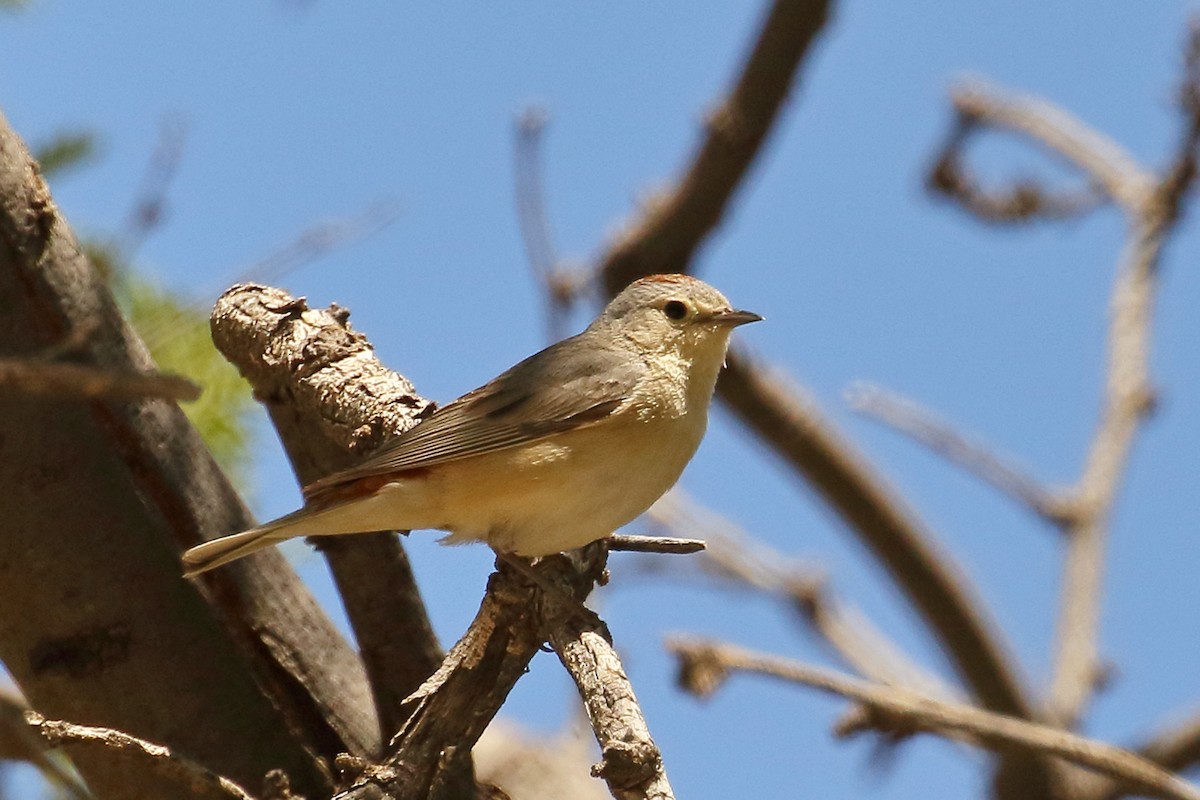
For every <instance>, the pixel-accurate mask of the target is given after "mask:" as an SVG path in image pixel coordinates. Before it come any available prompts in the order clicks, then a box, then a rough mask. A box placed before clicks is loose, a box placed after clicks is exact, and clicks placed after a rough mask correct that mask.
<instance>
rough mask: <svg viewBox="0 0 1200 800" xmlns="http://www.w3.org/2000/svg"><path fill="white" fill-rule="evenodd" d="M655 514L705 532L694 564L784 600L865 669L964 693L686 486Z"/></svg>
mask: <svg viewBox="0 0 1200 800" xmlns="http://www.w3.org/2000/svg"><path fill="white" fill-rule="evenodd" d="M648 514H649V517H650V519H651V521H653V522H654V524H656V525H659V526H661V527H662V528H663V529H664V530H667V531H679V532H684V531H688V532H692V533H697V534H700V535H702V536H703V537H704V539H705V541H707V542H708V545H709V546H708V549H707V551H706V552H705V554H704V555H703V556H701V557H700V558H698V559H694V560H693V563H694V564H696V565H697V566H698V567H699V568H700V569H701V570H703V571H704V572H706V573H708V574H710V575H712V576H713V577H715V578H717V579H720V580H723V581H727V582H729V583H731V584H733V585H735V586H739V587H749V588H751V589H754V590H755V591H758V592H761V593H763V594H765V595H767V596H769V597H772V598H774V599H777V600H781V601H783V603H784V604H785V605H786V606H787V608H788V609H789V610H791V611H795V612H798V614H799V616H800V618H801V619H802V620H803V621H804V623H805V626H806V628H807V630H808V631H810V632H811V633H813V634H814V635H815V636H816V637H817V638H818V639H819V640H820V641H821V642H822V643H824V644H825V645H826V646H827V647H828V648H829V649H830V650H831V651H832V653H833V654H834V655H835V656H837V657H838V658H840V659H841V660H842V662H843V663H845V664H846V665H847V666H848V667H850V668H851V669H853V670H854V671H855V672H856V673H858V674H859V675H863V676H865V677H867V678H870V679H871V680H874V681H877V682H879V683H884V684H888V685H894V686H907V687H908V688H910V689H916V690H917V691H922V692H925V693H926V694H931V695H933V696H935V697H943V698H946V699H955V698H956V697H957V692H955V691H954V690H953V689H951V688H950V687H949V686H947V685H946V683H945V682H944V681H942V680H941V679H940V678H938V677H937V676H936V675H934V674H932V673H930V672H928V671H926V670H925V669H923V668H922V667H920V666H918V665H917V664H916V663H915V662H914V661H912V659H910V658H909V657H908V656H907V655H906V654H904V653H903V652H902V651H901V649H900V648H899V646H898V645H896V643H895V642H893V641H892V640H890V639H889V638H888V637H887V636H885V635H884V634H883V632H882V631H881V630H879V628H878V627H876V626H875V625H874V624H873V623H872V622H871V621H870V620H869V619H868V618H867V617H866V615H865V614H863V613H862V612H861V611H860V610H859V609H857V608H855V607H853V606H852V605H850V604H848V603H846V602H844V601H842V600H840V599H838V598H837V597H835V596H834V595H833V592H832V591H830V589H829V587H828V585H827V581H826V580H825V578H824V577H823V576H822V575H821V574H819V573H818V571H817V570H816V569H815V568H813V567H811V566H809V565H807V564H804V563H802V562H800V561H797V560H796V559H794V558H790V557H788V556H786V555H784V554H783V553H780V552H778V551H777V550H775V549H774V548H772V547H770V546H769V545H767V544H766V543H765V542H763V541H762V540H760V539H757V538H754V537H752V536H750V535H749V534H747V533H746V532H745V531H744V530H742V529H741V528H740V527H738V526H737V525H736V524H734V523H733V522H731V521H730V520H727V519H725V518H724V517H722V516H721V515H719V514H717V513H716V512H714V511H712V510H711V509H708V508H705V507H704V506H703V505H702V504H701V503H699V502H698V501H697V500H695V499H694V498H692V497H689V496H688V495H687V494H686V493H685V492H684V491H683V490H682V489H678V488H677V489H673V490H672V491H671V492H669V493H668V494H667V495H666V496H664V497H663V498H662V499H660V500H659V501H658V502H657V503H655V504H654V506H653V507H651V509H650V511H649V512H648Z"/></svg>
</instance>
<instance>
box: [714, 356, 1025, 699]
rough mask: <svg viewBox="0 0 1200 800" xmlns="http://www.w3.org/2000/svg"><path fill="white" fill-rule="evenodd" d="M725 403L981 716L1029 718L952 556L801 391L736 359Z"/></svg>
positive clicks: (724, 380) (994, 633) (722, 389)
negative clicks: (792, 477)
mask: <svg viewBox="0 0 1200 800" xmlns="http://www.w3.org/2000/svg"><path fill="white" fill-rule="evenodd" d="M717 391H718V392H719V393H720V395H721V398H722V399H723V400H725V401H726V402H727V403H728V404H729V406H730V407H731V408H732V409H733V410H734V411H735V412H736V413H737V414H738V416H739V417H740V418H741V419H742V421H743V422H744V423H745V424H746V425H748V426H749V427H750V428H751V429H752V430H753V431H754V432H755V433H757V434H758V435H759V437H760V438H761V440H762V441H763V442H764V443H765V444H767V445H768V446H769V447H770V448H771V449H772V450H773V451H774V452H775V453H776V454H777V455H778V456H779V457H780V458H782V459H783V460H784V461H785V462H786V463H787V464H788V465H789V466H791V467H792V468H793V469H795V470H796V472H797V473H798V474H800V475H803V476H804V477H805V478H806V479H807V480H808V481H809V482H810V483H811V484H812V485H813V487H814V488H815V489H816V490H817V491H818V492H819V493H820V494H821V496H822V497H823V498H824V499H825V501H826V502H827V503H828V504H829V505H830V506H831V507H832V508H833V509H834V510H835V511H837V513H838V514H839V515H840V516H841V517H842V518H843V519H844V520H845V521H846V522H847V523H848V526H849V528H850V530H851V531H852V532H854V533H855V534H857V535H858V537H859V538H860V539H861V540H862V541H863V543H864V544H865V545H866V546H867V547H868V548H870V549H871V551H872V552H873V553H874V554H875V556H876V558H878V559H879V561H880V562H881V563H882V564H883V566H884V567H885V568H886V569H887V570H888V573H889V574H890V575H891V577H892V579H893V580H894V581H895V582H896V584H897V585H898V586H899V587H900V588H901V589H902V590H903V591H904V593H905V595H906V596H907V597H908V598H909V599H910V600H911V602H912V603H913V604H914V606H915V607H916V608H917V610H918V611H919V612H920V613H921V616H922V618H923V619H924V620H925V623H926V624H927V625H928V626H929V628H930V630H931V631H932V632H933V634H934V635H935V636H936V637H937V639H938V641H939V642H940V643H941V645H942V647H943V649H944V650H945V651H946V653H947V655H948V656H949V658H950V659H951V661H952V663H953V664H954V665H955V667H956V668H957V670H958V672H959V674H960V675H961V676H962V677H963V679H964V680H965V681H966V683H967V685H968V686H969V687H970V689H971V691H972V693H973V694H974V695H975V696H976V697H977V698H979V701H980V703H981V704H982V705H984V706H985V707H987V708H989V709H992V710H995V711H999V712H1001V713H1005V714H1010V715H1012V716H1017V717H1022V718H1024V719H1032V718H1034V714H1035V711H1034V707H1033V704H1032V703H1031V702H1030V700H1029V699H1028V698H1027V697H1026V696H1025V692H1024V689H1023V687H1022V686H1021V685H1020V682H1019V680H1018V678H1017V676H1016V671H1015V668H1014V667H1013V666H1012V665H1011V664H1010V663H1009V658H1008V655H1007V648H1006V647H1004V646H1002V645H1001V644H1000V640H999V637H1000V634H999V631H998V630H997V629H996V628H995V626H994V625H993V624H992V623H991V621H990V620H988V619H987V618H986V617H985V616H984V613H983V611H982V609H981V608H980V606H979V603H978V601H976V600H975V598H974V597H972V596H971V594H970V591H969V589H968V587H967V584H966V583H965V581H964V580H963V578H962V577H961V575H960V574H959V573H958V571H957V569H956V568H955V567H954V566H952V562H951V561H950V559H949V556H948V555H946V554H945V553H944V552H942V551H941V550H940V549H939V548H938V547H937V545H935V544H934V543H933V539H932V536H931V534H930V533H929V532H928V531H927V530H926V529H925V527H924V526H923V525H922V524H921V523H920V521H919V520H918V519H917V518H916V516H915V515H914V514H913V513H912V512H911V511H910V510H909V509H908V508H907V507H906V506H905V505H904V504H903V503H902V502H901V501H900V499H899V498H898V497H897V495H896V494H895V492H894V491H893V490H892V488H891V487H890V486H888V485H887V484H886V483H885V482H884V481H883V479H882V478H881V477H880V476H878V475H877V474H875V472H874V471H873V470H872V469H871V468H870V467H869V466H868V464H867V462H866V461H865V460H864V459H863V458H862V457H861V456H860V455H859V454H858V453H857V452H855V451H854V450H853V449H852V448H851V446H850V445H849V444H848V443H847V442H846V441H845V440H844V439H842V437H840V436H839V435H838V434H837V433H836V432H835V431H834V430H833V429H832V427H831V426H830V424H829V422H828V421H827V420H825V419H824V418H823V417H822V416H821V414H820V412H819V411H818V410H817V408H816V406H815V404H814V403H813V402H812V401H811V400H809V399H808V398H807V397H806V396H804V395H803V394H802V393H801V392H800V390H799V389H797V388H795V387H793V386H792V385H791V384H790V383H787V382H785V381H784V379H782V378H781V377H779V376H777V375H775V374H772V373H770V372H768V371H767V370H766V369H764V368H763V367H761V366H759V365H755V364H754V363H753V362H752V361H751V360H749V359H748V358H747V357H746V356H745V355H744V354H743V352H742V351H741V350H739V349H732V350H731V351H730V354H729V358H728V361H727V367H726V369H725V371H724V373H722V375H721V380H720V381H719V382H718V384H717Z"/></svg>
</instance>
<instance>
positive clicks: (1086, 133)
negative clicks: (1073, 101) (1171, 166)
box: [951, 83, 1153, 212]
mask: <svg viewBox="0 0 1200 800" xmlns="http://www.w3.org/2000/svg"><path fill="white" fill-rule="evenodd" d="M951 101H952V102H953V103H954V108H955V110H956V111H957V112H958V114H959V119H960V122H961V124H963V125H966V126H968V127H971V126H986V127H990V128H997V129H1000V130H1007V131H1011V132H1013V133H1017V134H1021V135H1024V136H1026V137H1028V138H1030V139H1032V140H1033V141H1035V142H1037V143H1038V144H1040V145H1042V146H1043V147H1046V148H1047V149H1049V150H1050V151H1051V152H1053V153H1054V154H1056V155H1058V156H1060V157H1062V158H1064V159H1066V160H1067V161H1069V162H1070V163H1071V164H1073V165H1075V167H1076V168H1078V169H1079V170H1080V171H1082V172H1083V173H1084V174H1085V175H1087V176H1088V178H1089V179H1090V180H1092V181H1094V182H1095V184H1096V185H1097V186H1099V187H1101V188H1103V190H1104V192H1105V193H1106V194H1107V195H1108V196H1109V197H1111V198H1112V199H1113V200H1114V201H1115V202H1117V203H1118V204H1120V205H1121V206H1122V207H1124V208H1125V209H1126V210H1128V211H1132V212H1136V211H1137V210H1138V209H1139V208H1141V206H1142V205H1143V204H1144V203H1145V202H1146V201H1147V200H1148V199H1149V198H1150V193H1151V191H1152V188H1153V178H1152V177H1151V176H1150V175H1147V174H1146V173H1145V172H1144V171H1143V170H1142V169H1141V167H1139V166H1138V164H1137V162H1136V161H1135V160H1134V159H1133V157H1132V156H1130V155H1129V154H1128V153H1126V152H1125V150H1123V149H1122V148H1121V147H1120V145H1118V144H1117V143H1116V142H1114V141H1112V140H1111V139H1109V138H1107V137H1106V136H1103V135H1102V134H1100V133H1098V132H1097V131H1095V130H1093V129H1092V128H1089V127H1088V126H1087V125H1085V124H1084V123H1083V122H1081V121H1079V120H1078V119H1076V118H1075V117H1073V116H1071V115H1070V114H1068V113H1067V112H1066V111H1064V110H1062V109H1061V108H1059V107H1058V106H1056V105H1054V104H1052V103H1049V102H1047V101H1045V100H1042V99H1040V98H1037V97H1032V96H1029V95H1020V94H1015V93H1012V92H1007V91H1005V90H1003V89H1000V88H998V87H995V86H991V85H987V84H983V83H972V84H968V85H965V86H961V87H959V88H957V89H954V90H953V91H952V92H951Z"/></svg>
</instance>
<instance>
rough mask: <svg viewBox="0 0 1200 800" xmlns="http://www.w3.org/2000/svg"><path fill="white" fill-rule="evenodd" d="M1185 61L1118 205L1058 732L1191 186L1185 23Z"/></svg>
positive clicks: (1057, 685)
mask: <svg viewBox="0 0 1200 800" xmlns="http://www.w3.org/2000/svg"><path fill="white" fill-rule="evenodd" d="M1187 65H1188V69H1187V74H1186V77H1185V82H1184V90H1183V91H1182V92H1181V96H1182V100H1183V103H1182V106H1183V107H1182V112H1183V116H1184V134H1183V136H1182V137H1181V138H1182V144H1181V147H1180V149H1179V153H1178V154H1177V156H1176V160H1175V163H1174V164H1172V165H1170V166H1168V168H1167V169H1166V170H1165V171H1164V174H1163V177H1161V178H1160V179H1158V181H1157V182H1156V183H1155V184H1154V185H1153V188H1152V191H1151V193H1150V195H1149V196H1148V197H1147V198H1145V199H1144V200H1143V201H1142V202H1139V203H1137V204H1128V205H1127V206H1126V209H1127V211H1128V214H1129V217H1130V223H1131V227H1132V229H1133V232H1132V234H1131V236H1130V241H1129V243H1128V244H1127V246H1126V249H1125V252H1124V253H1123V254H1122V256H1121V262H1120V265H1119V267H1118V271H1117V280H1116V283H1115V285H1114V286H1113V291H1112V298H1111V301H1110V322H1109V330H1108V360H1107V364H1106V367H1105V370H1106V378H1105V387H1104V394H1103V397H1102V398H1101V410H1100V418H1099V420H1098V422H1097V424H1096V430H1095V432H1094V433H1093V435H1092V442H1091V446H1090V447H1089V450H1088V454H1087V458H1086V461H1085V464H1084V469H1083V474H1082V476H1081V477H1080V479H1079V481H1078V482H1077V483H1076V485H1075V487H1074V490H1073V494H1074V496H1075V498H1076V501H1075V504H1074V508H1073V513H1072V514H1071V516H1070V517H1069V521H1068V525H1067V531H1068V533H1069V534H1070V538H1069V542H1068V547H1067V556H1066V564H1065V566H1064V571H1063V588H1062V601H1061V608H1060V613H1059V618H1058V635H1057V641H1058V652H1057V653H1056V659H1055V665H1054V679H1053V683H1052V686H1051V698H1050V706H1051V712H1052V713H1053V715H1054V716H1055V718H1056V719H1058V720H1059V721H1061V722H1062V723H1063V724H1064V725H1066V726H1070V725H1072V724H1073V723H1074V722H1075V721H1076V720H1077V719H1078V718H1079V715H1080V714H1081V713H1082V710H1083V708H1084V706H1085V705H1086V703H1087V701H1088V699H1089V698H1090V697H1091V694H1092V692H1093V691H1094V690H1095V688H1096V685H1097V682H1098V679H1099V677H1100V676H1101V674H1102V668H1101V665H1100V659H1099V655H1098V650H1099V647H1098V644H1097V641H1096V640H1097V637H1098V629H1099V623H1100V605H1101V600H1102V593H1103V586H1102V582H1103V574H1104V562H1105V552H1106V542H1107V538H1108V526H1109V518H1110V516H1111V512H1112V507H1113V504H1114V503H1115V501H1116V495H1117V492H1118V490H1119V488H1120V484H1121V480H1122V478H1123V477H1124V474H1125V469H1126V467H1127V465H1128V462H1129V455H1130V451H1131V450H1132V447H1133V441H1134V437H1135V435H1136V434H1137V432H1138V431H1139V429H1140V427H1141V424H1142V423H1143V422H1144V421H1145V419H1146V418H1147V417H1148V416H1149V414H1150V412H1151V411H1152V410H1153V407H1154V391H1153V387H1152V386H1151V383H1150V377H1149V366H1148V364H1149V354H1150V334H1151V328H1152V323H1153V313H1154V301H1155V294H1156V292H1157V289H1158V274H1159V262H1160V259H1161V257H1162V251H1163V248H1164V247H1165V246H1166V243H1167V240H1168V238H1169V237H1170V235H1171V233H1172V232H1173V230H1174V228H1175V223H1176V222H1178V220H1179V218H1180V215H1181V213H1182V203H1183V200H1184V198H1185V196H1186V194H1187V191H1188V188H1189V187H1190V186H1191V185H1192V183H1193V182H1194V179H1195V173H1196V170H1195V162H1196V151H1197V147H1198V146H1200V100H1197V98H1198V97H1200V29H1198V28H1197V27H1195V26H1194V27H1193V29H1192V31H1191V37H1190V39H1189V42H1188V50H1187ZM1123 168H1124V167H1123Z"/></svg>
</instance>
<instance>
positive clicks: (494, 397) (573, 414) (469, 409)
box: [304, 337, 647, 497]
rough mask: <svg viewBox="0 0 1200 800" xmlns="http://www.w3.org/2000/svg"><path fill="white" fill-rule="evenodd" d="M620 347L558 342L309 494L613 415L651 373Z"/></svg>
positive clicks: (523, 441) (509, 444)
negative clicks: (639, 383) (647, 374)
mask: <svg viewBox="0 0 1200 800" xmlns="http://www.w3.org/2000/svg"><path fill="white" fill-rule="evenodd" d="M646 369H647V368H646V366H645V363H644V362H643V361H642V360H641V359H640V358H637V357H636V356H635V355H633V354H632V353H630V352H629V351H628V350H624V349H620V348H596V347H594V346H590V345H584V344H582V343H581V342H580V341H579V337H572V338H570V339H565V340H563V341H561V342H558V343H557V344H554V345H551V346H550V347H548V348H546V349H545V350H543V351H542V352H540V353H538V354H537V355H534V356H530V357H529V358H527V359H525V360H524V361H522V362H521V363H519V364H517V365H516V366H514V367H513V368H511V369H509V370H508V371H507V372H504V373H503V374H501V375H500V376H498V377H496V378H495V379H493V380H492V381H491V382H489V383H488V384H486V385H484V386H481V387H479V388H478V389H475V390H474V391H472V392H469V393H467V394H465V395H463V396H462V397H460V398H459V399H458V400H455V401H454V402H453V403H451V404H450V405H448V406H444V407H443V408H440V409H438V410H437V411H436V412H434V414H433V415H432V416H431V417H429V419H427V420H425V421H423V422H420V423H418V424H417V425H415V426H413V427H412V428H410V429H409V430H407V431H405V432H404V433H402V434H400V435H399V436H397V437H396V438H395V439H393V440H392V441H391V442H389V443H388V444H385V445H384V446H383V448H382V449H381V450H380V451H379V452H378V453H376V454H375V455H374V456H372V457H371V458H369V459H368V460H367V461H365V462H363V463H362V464H360V465H358V466H356V467H351V468H350V469H347V470H344V471H342V472H337V473H334V474H332V475H329V476H327V477H325V478H322V479H320V480H318V481H316V482H315V483H312V484H310V485H308V486H306V487H305V488H304V494H305V495H306V496H310V497H311V496H312V495H314V494H319V493H321V492H323V491H325V490H327V489H330V488H332V487H334V486H339V485H341V484H344V483H348V482H351V481H355V480H358V479H361V478H367V477H372V476H376V475H384V474H389V473H393V472H399V471H402V470H409V469H419V468H422V467H431V466H434V465H436V464H444V463H446V462H447V461H456V460H458V459H461V458H468V457H470V456H476V455H480V454H482V453H490V452H494V451H496V450H503V449H505V448H509V447H517V446H520V445H523V444H528V443H530V442H535V441H537V440H539V439H544V438H545V437H547V436H552V435H554V434H556V433H562V432H565V431H570V430H574V429H576V428H581V427H584V426H586V425H590V424H592V423H595V422H598V421H599V420H602V419H604V418H605V417H607V416H609V415H610V414H612V413H613V412H614V411H616V410H617V408H619V407H620V406H621V404H622V403H623V402H625V401H626V400H627V399H628V398H629V396H630V395H631V393H632V392H633V389H634V387H635V386H636V385H637V384H638V382H639V381H640V380H642V378H643V377H644V375H645V373H646Z"/></svg>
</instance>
